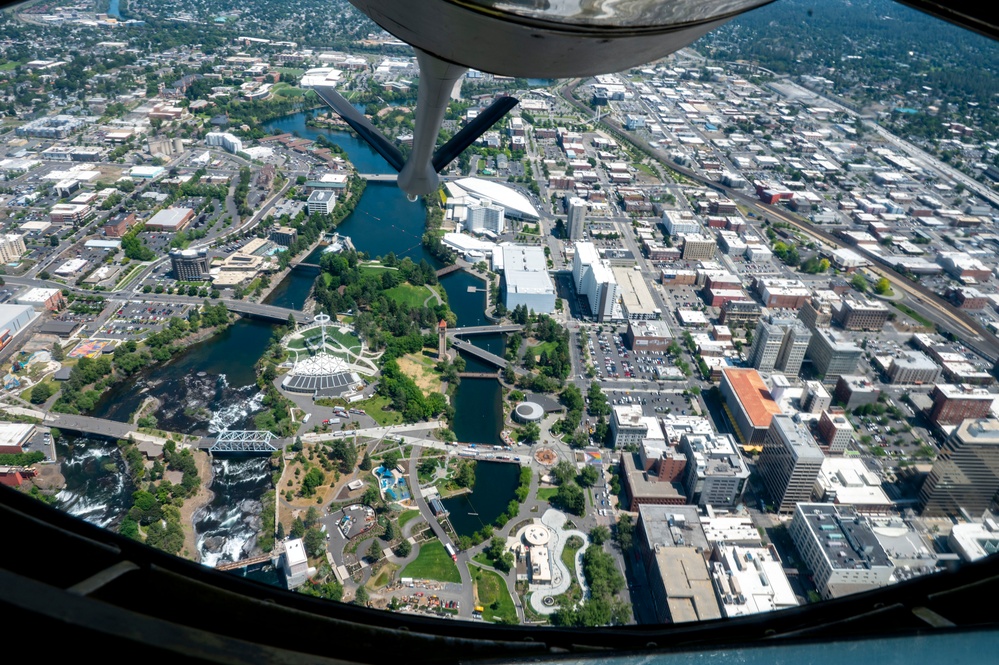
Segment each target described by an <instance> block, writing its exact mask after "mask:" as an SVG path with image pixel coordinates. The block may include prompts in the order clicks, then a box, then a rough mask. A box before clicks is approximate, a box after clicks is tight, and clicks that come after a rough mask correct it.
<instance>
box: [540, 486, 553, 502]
mask: <svg viewBox="0 0 999 665" xmlns="http://www.w3.org/2000/svg"><path fill="white" fill-rule="evenodd" d="M556 494H558V488H557V487H539V488H538V501H551V500H552V499H554V498H555V495H556Z"/></svg>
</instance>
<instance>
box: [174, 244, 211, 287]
mask: <svg viewBox="0 0 999 665" xmlns="http://www.w3.org/2000/svg"><path fill="white" fill-rule="evenodd" d="M170 265H171V267H172V268H173V276H174V279H176V280H177V281H180V282H200V281H203V280H206V279H208V276H209V273H208V265H209V264H208V250H207V249H171V250H170Z"/></svg>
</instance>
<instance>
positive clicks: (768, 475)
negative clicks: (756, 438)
mask: <svg viewBox="0 0 999 665" xmlns="http://www.w3.org/2000/svg"><path fill="white" fill-rule="evenodd" d="M824 459H825V455H824V454H823V453H822V450H821V449H820V448H819V446H818V444H816V443H815V439H814V438H813V437H812V435H811V433H809V431H808V428H806V427H805V426H804V425H802V424H801V423H797V422H795V421H794V419H793V418H792V417H791V416H788V415H785V414H777V415H774V417H773V418H772V420H771V421H770V429H768V430H767V434H766V436H765V437H764V438H763V452H761V453H760V461H759V462H758V464H757V468H758V469H759V472H760V475H761V476H763V483H764V485H766V487H767V492H769V494H770V498H771V499H773V502H774V505H775V506H776V508H777V512H779V513H790V512H794V507H795V505H796V504H799V503H804V502H807V501H809V500H811V498H812V487H813V486H814V485H815V479H816V478H817V477H818V475H819V470H820V469H821V468H822V460H824Z"/></svg>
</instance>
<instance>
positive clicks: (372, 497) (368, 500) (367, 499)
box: [361, 485, 381, 508]
mask: <svg viewBox="0 0 999 665" xmlns="http://www.w3.org/2000/svg"><path fill="white" fill-rule="evenodd" d="M380 499H381V496H380V495H379V494H378V490H376V489H375V488H374V487H373V486H371V485H369V486H368V488H367V489H366V490H364V494H362V495H361V503H363V504H364V505H366V506H370V507H372V508H374V507H375V506H376V505H377V504H378V501H379V500H380Z"/></svg>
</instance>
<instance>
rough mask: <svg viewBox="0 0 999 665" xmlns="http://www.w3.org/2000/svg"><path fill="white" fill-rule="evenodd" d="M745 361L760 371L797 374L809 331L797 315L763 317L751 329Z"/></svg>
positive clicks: (806, 345) (810, 335) (809, 335)
mask: <svg viewBox="0 0 999 665" xmlns="http://www.w3.org/2000/svg"><path fill="white" fill-rule="evenodd" d="M755 334H756V336H755V338H754V339H753V346H752V348H751V349H750V352H749V364H750V365H752V366H753V367H754V368H756V369H758V370H760V371H761V372H772V371H778V372H784V373H785V374H790V375H791V376H798V373H799V372H800V371H801V363H802V362H803V361H804V359H805V352H806V351H807V350H808V344H809V342H810V341H811V339H812V332H811V331H810V330H809V329H808V328H806V327H805V325H804V324H803V323H801V321H798V320H797V319H789V320H774V319H771V321H770V322H767V321H763V322H761V323H760V324H759V325H758V326H756V330H755Z"/></svg>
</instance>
